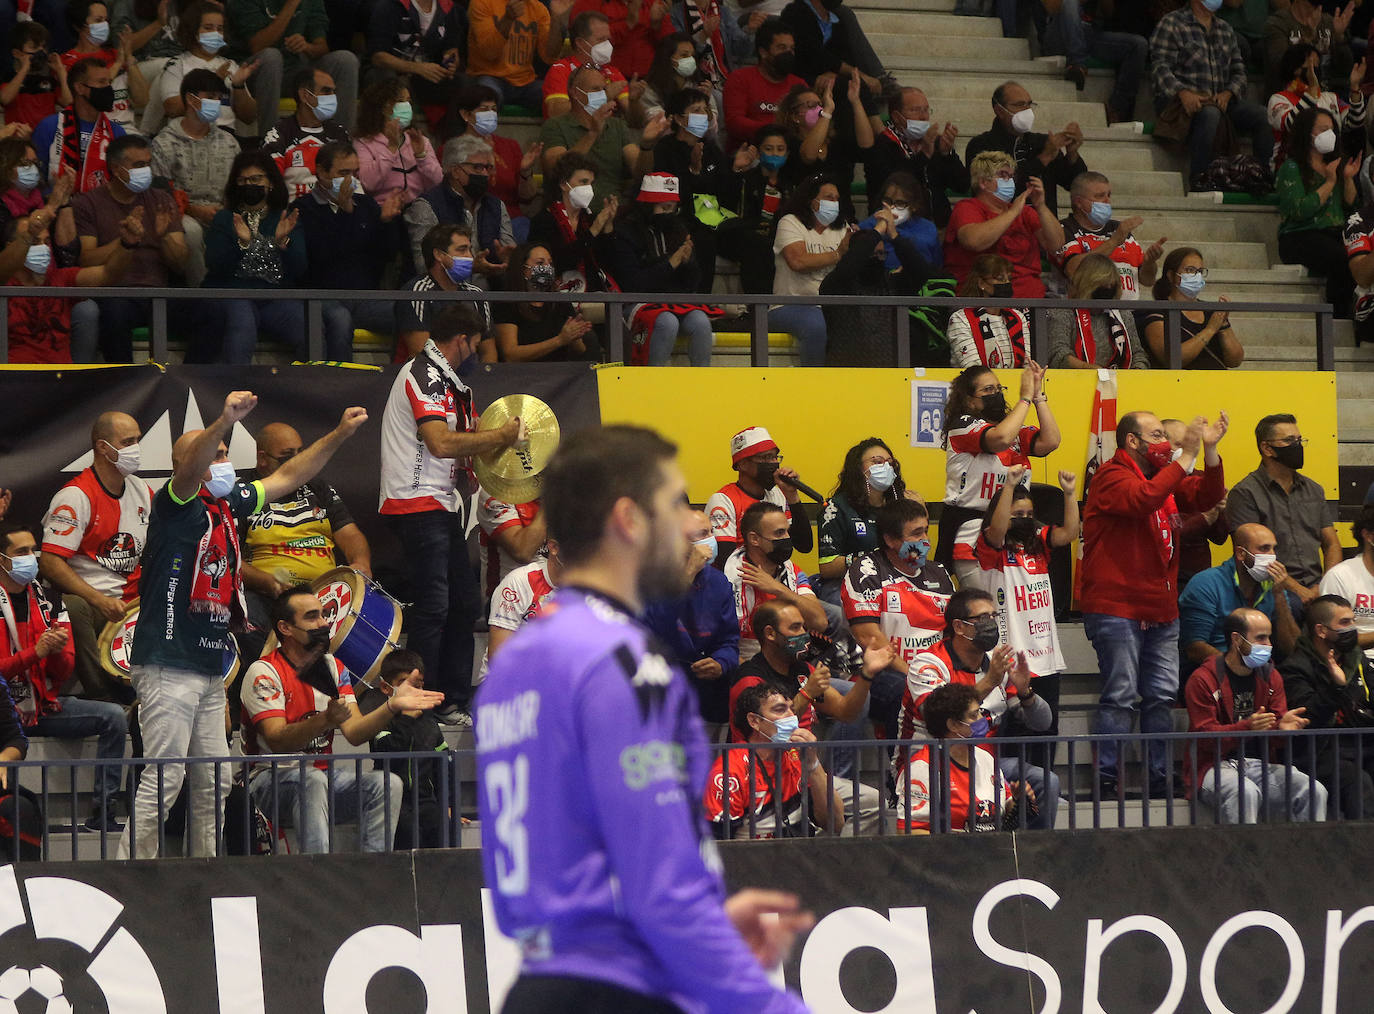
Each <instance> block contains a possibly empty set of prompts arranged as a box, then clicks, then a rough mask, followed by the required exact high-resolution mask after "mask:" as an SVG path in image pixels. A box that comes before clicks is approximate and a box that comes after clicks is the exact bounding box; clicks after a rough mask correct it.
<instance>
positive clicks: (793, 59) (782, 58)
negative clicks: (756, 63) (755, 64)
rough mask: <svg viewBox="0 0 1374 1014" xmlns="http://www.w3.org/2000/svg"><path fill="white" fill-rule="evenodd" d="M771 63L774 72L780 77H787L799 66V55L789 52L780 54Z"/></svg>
mask: <svg viewBox="0 0 1374 1014" xmlns="http://www.w3.org/2000/svg"><path fill="white" fill-rule="evenodd" d="M769 62H770V63H772V65H773V70H774V71H775V72H776V73H777V75H778V77H786V76H787V75H788V74H791V73H792V70H793V68H795V67H796V66H797V54H796V53H795V52H793V51H791V50H788V51H787V52H786V53H779V54H778V55H777V56H775V57H772V58H771V59H770V60H769Z"/></svg>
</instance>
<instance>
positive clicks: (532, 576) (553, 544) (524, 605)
mask: <svg viewBox="0 0 1374 1014" xmlns="http://www.w3.org/2000/svg"><path fill="white" fill-rule="evenodd" d="M562 577H563V564H562V562H561V561H560V560H559V557H558V541H557V540H556V539H550V540H548V541H547V542H545V543H544V546H543V548H542V549H541V551H540V552H539V554H538V555H537V556H535V558H534V559H533V560H531V561H530V562H529V563H526V564H524V565H522V566H518V567H514V568H512V569H511V571H510V573H508V574H505V575H503V576H502V578H501V582H500V583H499V584H498V585H497V586H496V589H495V591H493V592H492V594H491V613H490V617H489V619H488V620H487V628H488V634H487V658H489V659H491V658H495V657H496V653H497V652H498V651H500V650H501V646H502V645H504V644H505V643H506V641H508V640H509V639H510V636H511V634H513V633H515V632H516V631H517V630H519V629H520V628H521V627H523V626H524V625H525V624H526V623H528V622H529V621H530V620H532V619H534V618H535V617H536V616H539V615H540V614H541V613H543V612H544V607H545V603H547V602H548V601H549V598H550V596H552V595H553V593H554V590H555V589H556V588H557V587H558V584H559V581H560V580H561V579H562Z"/></svg>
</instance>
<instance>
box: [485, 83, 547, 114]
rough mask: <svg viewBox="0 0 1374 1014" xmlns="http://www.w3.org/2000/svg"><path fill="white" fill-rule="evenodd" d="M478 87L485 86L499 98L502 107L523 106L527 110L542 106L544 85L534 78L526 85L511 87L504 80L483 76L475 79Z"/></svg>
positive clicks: (511, 85)
mask: <svg viewBox="0 0 1374 1014" xmlns="http://www.w3.org/2000/svg"><path fill="white" fill-rule="evenodd" d="M477 83H478V84H479V85H486V86H487V87H488V88H490V89H491V90H492V91H494V92H496V94H497V95H500V96H501V104H502V105H503V106H524V107H526V108H527V109H541V108H543V105H544V83H543V82H542V81H540V80H539V79H538V78H535V79H534V80H533V81H531V82H530V83H529V84H527V85H518V86H517V85H513V84H511V83H510V82H509V81H507V80H506V79H505V78H501V77H491V76H490V75H483V76H482V77H479V78H478V79H477Z"/></svg>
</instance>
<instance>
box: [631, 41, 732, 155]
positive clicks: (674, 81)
mask: <svg viewBox="0 0 1374 1014" xmlns="http://www.w3.org/2000/svg"><path fill="white" fill-rule="evenodd" d="M696 54H697V47H696V44H695V43H694V42H693V41H692V37H691V36H690V35H688V34H687V33H686V32H674V33H673V34H672V35H665V36H664V37H663V38H662V39H660V40H659V43H658V48H657V51H656V52H655V53H654V63H653V66H652V67H650V68H649V73H648V74H647V75H645V78H644V80H645V82H646V83H647V86H646V87H645V89H644V95H643V96H642V97H641V99H640V106H641V110H640V115H641V116H644V117H647V116H656V115H658V114H659V113H663V114H665V115H668V116H672V115H673V112H672V109H670V108H669V107H670V106H671V105H672V102H673V98H674V97H675V96H677V95H678V94H680V93H681V92H683V91H693V92H698V93H699V94H700V95H701V96H702V99H703V101H704V102H705V104H706V109H705V113H706V133H705V134H703V135H701V136H702V137H708V138H710V139H711V141H712V143H714V144H717V145H718V144H719V143H720V138H719V137H718V136H717V134H718V131H719V130H720V108H719V106H718V105H717V102H716V97H715V93H714V92H713V90H712V81H711V78H710V75H708V74H707V73H706V68H705V67H701V66H698V65H697V57H696Z"/></svg>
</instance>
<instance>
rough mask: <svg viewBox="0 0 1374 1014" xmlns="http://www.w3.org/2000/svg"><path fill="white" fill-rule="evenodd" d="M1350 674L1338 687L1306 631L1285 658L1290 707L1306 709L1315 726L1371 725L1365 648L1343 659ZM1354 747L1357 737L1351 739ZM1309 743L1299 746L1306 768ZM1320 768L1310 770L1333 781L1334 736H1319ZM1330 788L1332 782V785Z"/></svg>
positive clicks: (1372, 715)
mask: <svg viewBox="0 0 1374 1014" xmlns="http://www.w3.org/2000/svg"><path fill="white" fill-rule="evenodd" d="M1340 662H1341V668H1342V669H1343V670H1344V671H1345V673H1346V685H1345V686H1343V687H1342V686H1338V685H1337V684H1336V681H1335V680H1333V679H1332V678H1331V673H1330V670H1329V669H1328V667H1327V664H1326V659H1325V657H1323V655H1322V654H1320V653H1319V652H1318V650H1317V646H1316V645H1315V644H1314V643H1313V642H1312V635H1311V634H1308V633H1306V632H1304V633H1303V635H1302V636H1301V637H1299V638H1298V643H1297V644H1296V645H1295V646H1294V648H1293V653H1292V654H1291V655H1289V656H1288V657H1287V658H1286V659H1284V661H1283V668H1282V672H1283V690H1284V695H1285V696H1286V697H1287V698H1288V710H1289V711H1292V710H1293V709H1294V708H1306V709H1307V711H1306V718H1307V720H1308V721H1309V722H1310V723H1311V725H1309V726H1308V728H1311V729H1350V728H1358V727H1361V726H1365V725H1368V724H1370V719H1371V718H1374V712H1371V710H1370V693H1369V675H1368V673H1367V672H1366V670H1367V668H1368V665H1367V663H1366V662H1365V657H1364V651H1363V650H1361V649H1360V648H1355V649H1354V650H1352V651H1351V652H1349V653H1348V654H1347V655H1346V656H1345V658H1343V659H1341V660H1340ZM1349 744H1350V747H1351V748H1352V749H1353V748H1354V745H1355V744H1354V740H1353V739H1351V740H1349ZM1310 756H1311V755H1310V754H1309V753H1308V747H1307V744H1305V743H1299V744H1298V745H1297V753H1296V755H1295V757H1294V760H1295V762H1296V763H1297V765H1298V766H1299V767H1301V768H1303V769H1304V770H1306V768H1307V767H1308V766H1309V765H1310ZM1316 758H1317V770H1316V771H1310V772H1308V773H1309V774H1315V775H1316V776H1317V777H1318V778H1320V779H1321V780H1322V781H1323V782H1329V780H1330V779H1331V776H1332V772H1333V770H1334V767H1335V758H1336V752H1335V744H1334V741H1333V739H1332V738H1331V737H1317V738H1316ZM1328 787H1329V785H1328Z"/></svg>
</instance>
